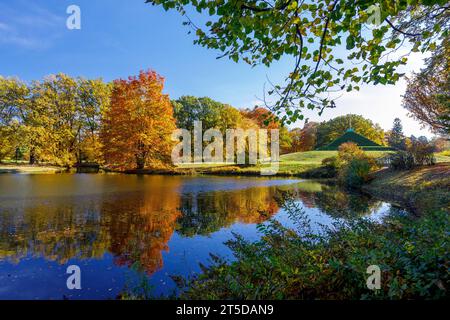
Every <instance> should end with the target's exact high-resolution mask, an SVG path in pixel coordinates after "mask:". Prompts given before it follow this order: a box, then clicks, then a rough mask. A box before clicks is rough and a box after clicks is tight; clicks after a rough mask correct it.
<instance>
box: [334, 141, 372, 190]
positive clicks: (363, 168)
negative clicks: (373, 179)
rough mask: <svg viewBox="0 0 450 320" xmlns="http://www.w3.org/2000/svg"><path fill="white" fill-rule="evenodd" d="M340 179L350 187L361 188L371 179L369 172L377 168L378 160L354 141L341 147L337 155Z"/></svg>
mask: <svg viewBox="0 0 450 320" xmlns="http://www.w3.org/2000/svg"><path fill="white" fill-rule="evenodd" d="M337 167H338V181H339V182H340V183H341V184H342V185H344V186H346V187H349V188H360V187H361V186H362V185H363V184H364V183H366V182H367V181H368V180H369V173H370V172H371V171H372V170H374V169H375V168H377V163H376V160H375V159H374V158H372V157H369V156H367V155H366V154H365V153H364V151H363V150H362V149H361V148H359V147H358V146H357V145H356V144H354V143H352V142H347V143H343V144H342V145H341V146H340V147H339V152H338V157H337Z"/></svg>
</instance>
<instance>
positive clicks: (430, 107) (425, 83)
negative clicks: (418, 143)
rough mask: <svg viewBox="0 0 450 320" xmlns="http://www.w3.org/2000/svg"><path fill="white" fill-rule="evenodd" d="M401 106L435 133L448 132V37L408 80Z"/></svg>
mask: <svg viewBox="0 0 450 320" xmlns="http://www.w3.org/2000/svg"><path fill="white" fill-rule="evenodd" d="M407 80H408V86H407V88H406V92H405V95H404V96H403V106H404V107H405V108H406V110H408V111H409V113H410V115H411V116H412V117H413V118H415V119H417V120H419V121H420V122H421V123H422V124H423V125H424V126H428V127H429V128H430V129H431V130H432V131H433V132H434V133H436V134H440V135H444V136H448V135H449V134H450V38H447V39H445V41H443V43H442V45H441V46H440V47H439V48H438V50H436V53H435V54H434V55H433V56H432V57H430V58H428V59H427V61H426V68H425V69H424V70H422V71H421V72H420V73H418V74H414V75H413V77H412V78H410V79H407Z"/></svg>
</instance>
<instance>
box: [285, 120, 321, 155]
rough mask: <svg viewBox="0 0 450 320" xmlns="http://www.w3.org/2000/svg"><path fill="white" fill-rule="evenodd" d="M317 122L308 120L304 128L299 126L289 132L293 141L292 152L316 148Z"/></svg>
mask: <svg viewBox="0 0 450 320" xmlns="http://www.w3.org/2000/svg"><path fill="white" fill-rule="evenodd" d="M317 126H318V123H317V122H308V123H306V124H305V125H304V127H303V128H302V129H300V128H297V129H293V130H291V131H290V132H289V135H290V136H291V141H292V147H291V150H290V152H299V151H310V150H314V148H315V146H316V140H317Z"/></svg>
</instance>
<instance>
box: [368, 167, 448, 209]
mask: <svg viewBox="0 0 450 320" xmlns="http://www.w3.org/2000/svg"><path fill="white" fill-rule="evenodd" d="M448 190H450V163H449V162H447V163H438V164H436V165H434V166H424V167H419V168H415V169H413V170H409V171H394V170H390V169H387V168H385V169H381V170H379V171H377V172H374V173H373V180H372V181H371V182H370V183H368V184H366V185H364V186H363V187H362V191H363V192H366V193H368V194H370V195H371V196H373V197H375V198H378V199H381V200H387V201H390V202H393V203H397V204H399V205H400V206H403V207H405V208H407V209H408V210H411V212H413V213H414V214H418V215H421V214H427V213H431V212H435V211H446V212H450V193H449V192H448Z"/></svg>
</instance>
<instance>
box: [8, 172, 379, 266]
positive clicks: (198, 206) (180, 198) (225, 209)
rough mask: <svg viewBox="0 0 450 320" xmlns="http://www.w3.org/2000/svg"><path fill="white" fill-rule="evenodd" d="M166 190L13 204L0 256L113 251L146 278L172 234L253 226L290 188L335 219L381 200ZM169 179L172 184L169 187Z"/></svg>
mask: <svg viewBox="0 0 450 320" xmlns="http://www.w3.org/2000/svg"><path fill="white" fill-rule="evenodd" d="M155 179H156V180H152V181H153V182H155V181H156V182H159V183H161V185H163V187H158V186H155V185H153V187H148V188H147V187H145V188H141V189H140V188H136V189H133V190H131V191H126V190H121V191H119V192H100V193H97V194H93V195H74V196H67V195H65V196H59V197H41V198H39V199H37V200H36V201H35V200H32V201H28V202H27V203H26V204H24V205H22V206H18V207H15V208H14V207H7V208H5V207H1V206H0V259H3V260H4V259H7V260H8V261H13V262H16V263H18V262H19V261H20V260H21V259H23V258H25V257H43V258H45V259H47V260H52V261H57V262H59V263H61V264H65V263H66V262H67V261H68V260H69V259H72V258H76V259H91V258H99V259H101V258H102V257H103V256H104V255H105V254H106V253H111V254H112V255H113V257H114V261H115V263H116V264H117V265H119V266H120V265H126V266H131V265H136V264H137V265H138V266H139V269H140V270H143V271H144V272H145V273H146V274H147V275H150V274H152V273H154V272H155V271H157V270H159V269H161V268H162V267H163V254H162V253H163V252H164V251H167V250H169V247H168V243H169V240H170V239H171V238H172V236H173V234H174V232H177V233H178V234H179V235H181V236H184V237H192V236H195V235H209V234H211V233H213V232H215V231H217V230H219V229H221V228H226V227H229V226H231V225H232V224H234V223H236V222H240V223H244V224H256V223H261V222H264V221H266V220H267V219H269V218H271V217H273V216H274V215H275V214H276V213H277V212H278V211H279V210H280V207H281V206H283V201H284V200H283V197H280V194H282V193H283V191H286V190H293V191H294V192H293V193H292V194H293V196H294V197H295V198H296V199H298V200H300V201H299V203H301V205H302V206H303V207H304V208H311V207H317V208H319V209H320V210H321V211H322V212H324V213H326V214H329V215H331V216H333V217H344V218H347V217H350V216H353V215H358V216H360V215H364V214H367V213H369V212H372V211H373V210H374V209H375V208H376V207H377V205H379V202H377V201H374V200H371V199H369V198H368V197H364V196H361V195H352V194H349V193H346V192H343V191H340V190H338V189H336V188H335V187H328V186H322V185H320V184H318V183H311V182H306V183H305V182H302V183H298V184H291V185H288V186H287V185H285V186H258V187H250V188H243V189H240V190H227V191H219V190H218V191H201V192H194V191H191V192H189V190H188V191H187V192H186V191H185V192H180V190H181V189H182V187H183V183H184V180H183V179H182V178H173V179H172V178H170V179H167V178H165V177H160V178H158V179H162V180H161V181H159V180H158V179H157V178H155ZM167 181H169V182H167Z"/></svg>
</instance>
